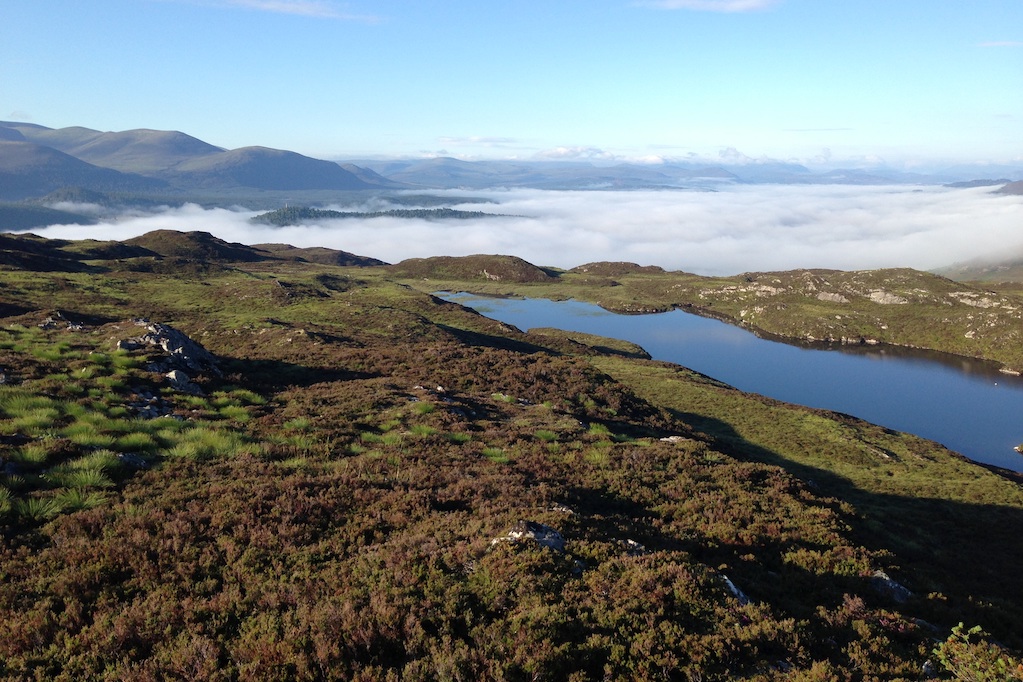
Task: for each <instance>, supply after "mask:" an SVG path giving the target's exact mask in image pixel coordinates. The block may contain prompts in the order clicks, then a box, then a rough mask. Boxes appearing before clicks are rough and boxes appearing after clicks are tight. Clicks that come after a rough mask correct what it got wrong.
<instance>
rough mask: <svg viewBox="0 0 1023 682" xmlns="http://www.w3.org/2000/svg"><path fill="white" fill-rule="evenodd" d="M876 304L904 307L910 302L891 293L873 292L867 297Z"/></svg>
mask: <svg viewBox="0 0 1023 682" xmlns="http://www.w3.org/2000/svg"><path fill="white" fill-rule="evenodd" d="M867 298H869V299H870V300H871V301H873V302H874V303H880V304H881V305H904V304H906V303H909V301H908V300H907V299H905V298H903V297H902V296H896V295H895V294H893V293H891V292H890V291H871V292H870V294H868V295H867Z"/></svg>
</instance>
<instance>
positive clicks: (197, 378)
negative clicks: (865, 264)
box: [0, 232, 1023, 681]
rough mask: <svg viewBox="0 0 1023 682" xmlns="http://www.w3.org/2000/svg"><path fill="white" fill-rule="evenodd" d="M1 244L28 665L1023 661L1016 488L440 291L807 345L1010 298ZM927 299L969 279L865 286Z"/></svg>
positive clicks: (4, 610) (485, 674)
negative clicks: (538, 301)
mask: <svg viewBox="0 0 1023 682" xmlns="http://www.w3.org/2000/svg"><path fill="white" fill-rule="evenodd" d="M2 247H3V251H2V252H0V257H2V258H0V281H2V284H3V298H2V299H0V377H2V382H0V468H2V469H0V483H2V485H0V578H2V580H0V678H2V679H11V680H21V679H54V680H82V679H109V680H123V679H137V680H147V679H153V680H155V679H189V680H263V679H299V680H333V679H337V680H352V679H359V680H378V679H380V680H386V679H443V680H489V679H493V680H498V679H500V680H527V679H529V680H535V679H549V680H561V679H572V680H591V679H592V680H601V679H638V680H644V679H650V680H652V679H683V680H686V679H688V680H696V679H700V680H735V679H739V680H765V681H767V680H852V679H878V680H890V679H921V678H923V677H925V676H928V675H938V676H941V677H944V678H946V679H952V678H953V677H955V676H958V677H959V678H961V679H1019V677H1020V675H1021V672H1020V669H1019V668H1018V667H1017V666H1018V665H1019V657H1020V652H1021V651H1023V625H1021V623H1020V620H1019V617H1018V614H1019V613H1020V611H1021V610H1023V585H1021V583H1020V581H1019V580H1018V579H1017V571H1018V567H1019V566H1020V565H1021V563H1023V546H1021V543H1020V542H1019V537H1018V536H1019V533H1018V530H1019V529H1020V528H1023V487H1021V485H1020V482H1019V480H1017V479H1016V478H1014V477H1012V476H1011V475H1009V474H1007V473H1005V472H993V471H989V470H988V469H985V468H983V467H980V466H977V465H974V464H972V463H970V462H968V461H967V460H965V459H963V458H962V457H960V456H958V455H956V454H955V453H952V452H949V451H947V450H945V449H944V448H942V447H940V446H938V445H936V444H935V443H933V442H929V441H925V440H922V439H920V438H916V437H913V436H909V435H906V434H900V433H894V432H891V431H889V430H886V429H882V428H879V427H876V426H873V425H871V424H868V423H865V422H861V421H858V420H855V419H852V418H849V417H847V416H843V415H838V414H834V413H828V412H824V411H820V410H811V409H807V408H801V407H797V406H792V405H787V404H784V403H780V402H778V401H774V400H770V399H767V398H763V397H760V396H756V395H752V394H745V393H742V392H740V391H737V390H735V389H732V388H730V387H728V386H725V385H723V384H721V383H719V382H716V381H714V380H713V379H710V378H708V377H705V376H701V375H698V374H695V373H693V372H691V371H689V370H686V369H685V368H682V367H679V366H676V365H671V364H668V363H663V362H655V361H652V360H649V359H647V358H646V357H645V356H644V353H643V352H642V349H638V348H636V347H634V346H630V345H628V344H622V343H619V342H615V341H613V340H610V339H601V338H599V337H592V336H587V335H578V334H574V335H573V334H561V333H558V332H557V331H555V330H538V331H536V332H532V333H523V332H519V331H517V330H513V329H510V328H508V327H506V326H505V325H502V324H500V323H498V322H495V321H491V320H488V319H486V318H484V317H482V316H480V315H478V314H476V313H474V312H472V311H471V310H468V309H466V308H463V307H461V306H458V305H456V304H453V303H448V302H445V301H442V300H440V299H438V298H436V297H434V296H431V295H430V294H429V293H428V290H430V289H435V288H441V287H442V286H443V287H448V288H467V289H473V290H476V291H491V292H493V293H504V294H516V295H536V296H539V295H543V296H566V297H567V296H572V297H576V298H582V299H587V300H594V301H598V302H600V303H601V304H603V305H606V306H607V307H611V308H615V309H619V310H638V309H640V308H643V309H652V308H657V309H659V308H664V307H670V306H673V305H686V302H687V301H688V302H689V303H690V304H691V305H693V306H694V307H696V305H697V302H700V303H699V307H700V308H701V310H703V311H704V312H706V313H707V314H720V315H722V316H726V317H731V318H733V319H736V320H743V319H747V318H751V315H752V319H751V320H749V319H747V322H748V323H749V324H753V323H755V326H756V327H758V328H761V329H764V330H766V331H772V332H774V333H780V332H781V331H783V330H785V329H789V328H788V327H785V326H784V325H785V324H787V323H786V322H785V320H793V322H792V324H797V322H795V320H797V319H801V320H802V322H798V324H800V325H803V326H801V327H798V329H797V328H796V327H793V328H791V330H792V331H800V333H799V334H795V333H791V334H789V335H790V336H802V337H806V336H813V337H814V338H826V328H825V326H824V325H827V324H832V322H831V321H830V320H829V321H827V322H824V321H823V320H825V319H826V318H828V317H829V316H830V318H831V319H832V320H833V319H834V315H833V314H831V310H832V308H831V307H830V306H844V307H841V308H839V309H841V310H843V311H845V312H843V313H841V314H842V315H843V316H847V317H848V318H850V320H852V321H850V322H847V323H843V324H845V325H847V326H842V331H839V330H838V328H837V327H836V328H835V330H834V331H832V332H828V333H831V334H833V335H835V334H838V335H844V336H850V335H853V330H854V329H855V330H859V331H858V334H859V335H860V336H862V337H863V338H865V339H867V338H869V339H875V338H876V339H877V340H878V341H882V342H903V343H906V344H907V345H908V344H909V342H910V341H911V340H912V339H916V338H917V337H916V336H913V334H920V333H922V332H919V331H918V332H907V331H905V329H907V328H912V326H913V325H902V326H900V325H899V324H896V323H897V322H898V321H899V320H901V319H907V320H909V319H910V318H909V317H908V316H909V315H910V314H911V313H912V315H914V316H918V318H917V317H914V318H912V319H929V318H928V315H929V313H928V311H930V310H932V309H940V310H941V311H943V313H944V314H945V315H947V316H949V319H950V320H952V319H953V318H954V319H956V320H961V322H956V323H954V324H967V322H968V321H970V322H971V323H972V322H973V321H975V320H976V319H977V316H981V315H997V316H999V317H998V319H1002V316H1004V317H1005V319H1009V318H1010V317H1011V314H1012V313H1011V311H1009V310H1007V309H1008V308H1010V307H1012V306H1015V305H1016V304H1017V303H1018V301H1019V298H1018V296H1014V295H1013V294H1011V293H1004V294H997V297H996V294H994V293H990V294H985V295H984V296H982V295H981V294H980V293H978V290H976V289H973V288H970V287H967V286H965V285H958V284H955V283H951V282H948V283H945V281H944V280H938V279H937V278H934V279H930V278H929V277H928V276H926V275H919V276H918V275H917V274H914V273H908V272H904V271H898V272H888V273H878V274H874V275H868V274H866V273H788V274H772V275H750V276H747V277H745V278H738V279H734V278H733V279H730V280H725V279H721V280H708V279H706V278H696V277H694V276H688V275H683V274H678V273H664V272H658V271H656V269H639V268H634V267H632V266H627V267H623V266H616V265H601V266H600V267H589V268H578V269H576V270H574V271H570V272H557V271H551V270H549V269H541V268H535V266H531V265H530V264H528V263H525V262H524V261H520V260H518V259H513V258H497V257H478V258H476V259H474V260H460V259H454V260H444V261H442V262H439V265H442V266H443V267H439V268H438V267H435V266H437V265H438V262H433V263H431V262H423V261H419V262H406V263H404V264H399V265H398V266H384V265H376V264H373V261H371V260H367V261H363V264H361V265H345V266H342V265H336V264H333V263H337V262H350V260H349V257H350V256H351V254H345V255H344V259H343V260H339V258H338V257H327V256H328V255H329V254H324V253H322V252H317V256H318V258H317V260H316V261H315V262H313V261H310V260H308V259H305V258H303V257H301V256H300V255H299V254H296V253H294V252H293V250H291V249H288V248H284V247H283V246H282V245H276V246H275V247H274V248H272V249H252V248H251V247H244V246H242V245H236V244H225V243H223V242H219V240H216V239H215V238H209V239H207V238H202V239H198V238H196V237H195V235H191V236H189V235H182V234H180V233H179V234H177V235H175V234H174V233H166V232H165V233H162V234H160V235H158V238H152V239H145V238H140V239H139V240H134V241H133V243H132V244H119V243H103V242H50V241H47V240H41V239H38V238H29V237H13V236H7V237H4V241H3V243H2ZM440 275H443V276H442V277H441V276H440ZM868 277H877V278H880V279H877V280H873V279H867V278H868ZM815 278H816V279H815ZM776 280H780V281H776ZM810 282H812V283H813V286H814V287H816V291H817V292H818V293H820V292H823V293H828V294H834V295H836V296H843V297H845V298H846V299H847V301H848V302H847V303H841V302H837V301H831V300H824V299H821V298H820V297H818V296H816V295H814V296H810V295H809V294H808V293H807V292H809V291H812V290H811V289H809V283H810ZM924 282H927V283H934V284H935V286H937V284H936V283H939V282H940V283H942V286H943V287H946V288H945V289H936V290H933V291H931V290H925V291H926V293H923V292H917V293H916V294H913V295H915V296H916V298H914V299H912V300H913V301H914V303H907V304H899V303H897V302H894V299H890V298H886V300H887V301H888V302H887V303H885V302H881V301H876V300H873V298H872V294H871V292H873V291H874V290H875V289H877V290H879V291H883V292H885V293H886V294H887V295H889V296H891V297H899V298H907V299H909V297H910V295H911V294H912V292H913V290H914V289H912V288H910V287H913V288H923V284H922V283H924ZM765 287H770V288H773V289H778V290H779V291H777V292H769V291H767V290H765V289H764V288H765ZM855 291H859V292H861V293H860V294H856V293H855ZM874 298H877V297H874ZM985 298H986V299H989V300H990V301H993V302H995V304H993V305H990V306H987V307H983V306H980V305H973V304H971V303H965V302H963V301H962V300H960V299H969V300H971V301H972V302H973V303H979V302H981V301H982V300H984V299H985ZM802 299H809V300H806V301H802ZM784 301H789V303H788V304H787V305H788V307H782V306H780V305H779V304H780V303H782V302H784ZM796 301H800V302H801V304H802V305H805V306H817V307H818V308H819V310H821V311H827V312H828V315H824V314H823V313H822V314H820V315H817V316H809V315H807V314H805V312H804V314H803V315H802V317H799V316H798V315H797V312H798V311H794V310H792V308H793V307H794V306H795V302H796ZM814 301H816V302H814ZM918 301H930V303H925V302H921V303H920V305H917V304H916V303H917V302H918ZM952 301H955V303H954V304H953V303H952ZM868 302H869V304H870V305H874V306H877V310H875V309H874V308H871V307H870V305H868ZM985 305H986V304H985ZM772 306H774V307H773V308H772ZM928 306H930V307H928ZM758 307H761V308H763V309H764V310H763V311H757V310H756V309H757V308H758ZM960 308H962V309H963V310H962V311H960ZM809 309H810V308H804V309H803V310H804V311H805V310H809ZM966 309H969V310H970V311H974V312H973V314H974V316H975V317H974V318H973V320H970V318H968V317H967V316H966V314H965V313H966ZM743 310H746V311H747V313H746V314H745V315H743V314H742V311H743ZM749 311H752V313H751V312H749ZM863 311H870V313H869V314H868V313H866V312H863ZM893 311H895V312H893ZM897 311H902V312H900V313H898V314H899V315H903V316H906V317H905V318H900V317H897V316H896V317H893V315H896V312H897ZM959 312H963V313H964V314H963V316H962V317H961V318H960V317H955V316H956V315H958V313H959ZM835 322H836V323H838V322H842V321H840V320H835ZM856 325H859V326H856ZM883 325H886V326H887V329H883V328H882V326H883ZM952 325H953V323H952V322H949V323H945V326H952ZM840 326H841V325H840ZM937 326H940V325H936V327H937ZM988 328H989V329H992V330H998V329H1001V328H1000V327H998V325H997V324H996V325H994V326H991V325H989V327H988ZM971 329H972V327H971ZM978 329H979V328H978ZM1016 331H1017V333H1018V327H1017V329H1016ZM875 332H877V333H876V334H875ZM881 332H890V336H884V335H883V334H881ZM1010 332H1011V330H1010V329H1009V328H1008V322H1006V327H1005V334H1006V337H1005V338H1011V336H1010ZM903 334H906V335H905V336H903ZM932 334H937V332H936V331H935V332H932ZM985 334H988V332H987V330H986V329H985V330H983V333H981V332H980V331H978V333H977V334H975V335H974V337H973V338H977V337H978V336H981V337H984V338H987V339H989V340H988V341H985V344H986V345H985V346H984V351H983V353H978V354H979V355H983V356H984V357H989V358H991V359H993V360H1000V361H1002V362H1005V363H1006V364H1007V365H1009V366H1013V367H1020V366H1021V363H1019V361H1018V359H1017V358H1016V356H1015V355H1013V353H1016V352H1018V350H1017V349H1012V348H1003V347H1002V345H1003V343H1005V342H1004V340H1003V341H998V340H996V339H995V337H994V336H984V335H985ZM953 336H955V335H951V334H950V337H949V338H952V337H953ZM935 338H936V337H935ZM998 338H1001V337H998ZM919 345H924V344H922V343H921V344H919ZM933 345H934V344H932V347H933ZM1017 345H1018V344H1017ZM949 350H954V348H949ZM959 623H965V627H964V628H958V624H959ZM974 626H980V627H982V628H983V630H984V631H985V633H987V634H984V633H981V632H978V631H973V632H971V628H973V627H974ZM977 671H980V672H977ZM968 675H974V676H973V677H968ZM980 675H987V677H981V676H980ZM992 675H1002V677H994V676H992ZM1006 676H1008V677H1006ZM1013 676H1015V677H1013Z"/></svg>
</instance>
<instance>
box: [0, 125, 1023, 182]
mask: <svg viewBox="0 0 1023 682" xmlns="http://www.w3.org/2000/svg"><path fill="white" fill-rule="evenodd" d="M979 177H996V178H1004V180H1001V181H990V182H992V183H994V182H1003V183H1008V182H1009V181H1011V180H1023V165H1021V166H1019V167H1015V166H997V167H990V166H989V167H984V166H963V167H957V168H950V169H946V170H944V171H941V172H937V173H932V174H927V175H924V174H915V173H906V172H904V171H900V170H895V169H890V168H872V169H833V170H827V171H817V170H812V169H810V168H808V167H806V166H803V165H800V164H796V163H786V162H779V161H763V162H761V161H753V162H748V163H742V164H724V163H722V164H711V163H708V162H705V161H704V162H685V161H680V162H665V163H658V164H640V163H617V164H609V163H595V162H587V161H578V162H554V161H508V160H490V161H463V160H459V159H454V158H446V157H441V158H429V159H404V160H394V159H391V160H379V159H376V160H372V159H370V160H353V161H337V162H335V161H325V160H322V159H314V158H311V157H308V156H303V155H301V154H298V153H295V152H291V151H286V150H280V149H269V148H267V147H258V146H256V147H242V148H240V149H231V150H228V149H223V148H221V147H217V146H214V145H212V144H209V143H207V142H204V141H202V140H199V139H197V138H194V137H191V136H189V135H186V134H184V133H181V132H176V131H164V130H148V129H139V130H127V131H122V132H101V131H98V130H92V129H89V128H83V127H69V128H59V129H53V128H47V127H44V126H41V125H37V124H33V123H19V122H10V121H6V122H5V121H0V201H23V200H26V199H38V198H40V197H43V196H45V195H47V194H50V193H52V192H65V193H66V192H67V191H68V188H75V190H76V191H88V192H100V193H108V194H109V193H113V194H122V195H123V194H130V195H132V196H134V197H139V196H154V195H160V196H179V197H180V196H185V197H187V196H194V195H197V194H203V193H207V194H208V193H211V192H213V193H219V194H220V195H221V196H224V195H234V196H241V195H244V194H245V193H246V192H249V193H251V192H284V191H286V192H295V191H353V190H354V191H362V190H376V191H389V190H401V189H422V190H429V189H452V188H457V189H486V188H494V187H530V188H538V189H552V190H554V189H561V190H567V189H571V190H582V189H656V188H665V189H667V188H688V189H708V190H712V189H715V188H717V187H720V186H722V185H723V184H740V183H784V184H856V185H872V184H893V183H894V184H899V183H922V184H944V183H957V182H958V183H962V182H975V183H982V184H983V183H987V182H989V181H978V180H977V178H979Z"/></svg>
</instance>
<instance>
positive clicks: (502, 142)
mask: <svg viewBox="0 0 1023 682" xmlns="http://www.w3.org/2000/svg"><path fill="white" fill-rule="evenodd" d="M438 141H439V142H440V143H441V144H448V145H473V146H479V147H504V146H506V145H510V144H517V143H518V140H516V139H515V138H514V137H487V136H483V135H471V136H469V137H441V138H439V140H438Z"/></svg>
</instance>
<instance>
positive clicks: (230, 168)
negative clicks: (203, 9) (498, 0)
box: [0, 122, 403, 201]
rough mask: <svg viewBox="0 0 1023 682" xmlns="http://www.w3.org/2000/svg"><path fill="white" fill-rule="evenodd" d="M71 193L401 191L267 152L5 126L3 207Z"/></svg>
mask: <svg viewBox="0 0 1023 682" xmlns="http://www.w3.org/2000/svg"><path fill="white" fill-rule="evenodd" d="M65 187H79V188H84V189H87V190H93V191H100V192H131V193H143V194H145V193H153V192H164V193H179V194H180V193H186V194H187V193H190V192H196V191H204V190H232V189H255V190H365V189H378V190H379V189H397V188H401V187H403V186H402V185H401V184H399V183H396V182H393V181H391V180H388V179H387V178H383V177H380V176H378V175H377V174H376V173H374V172H373V171H371V170H368V169H364V168H357V167H354V166H350V165H349V166H348V167H342V166H341V165H339V164H337V163H334V162H331V161H323V160H320V159H313V158H310V157H308V156H303V155H301V154H297V153H295V152H290V151H284V150H279V149H268V148H266V147H242V148H240V149H232V150H225V149H221V148H220V147H215V146H213V145H211V144H208V143H206V142H203V141H202V140H198V139H196V138H194V137H190V136H189V135H185V134H184V133H179V132H169V131H161V130H128V131H124V132H100V131H97V130H90V129H89V128H80V127H73V128H61V129H57V130H54V129H51V128H45V127H43V126H39V125H35V124H31V123H13V122H0V199H3V200H8V201H11V200H15V201H16V200H22V199H27V198H33V197H38V196H42V195H45V194H48V193H50V192H53V191H55V190H59V189H62V188H65Z"/></svg>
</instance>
